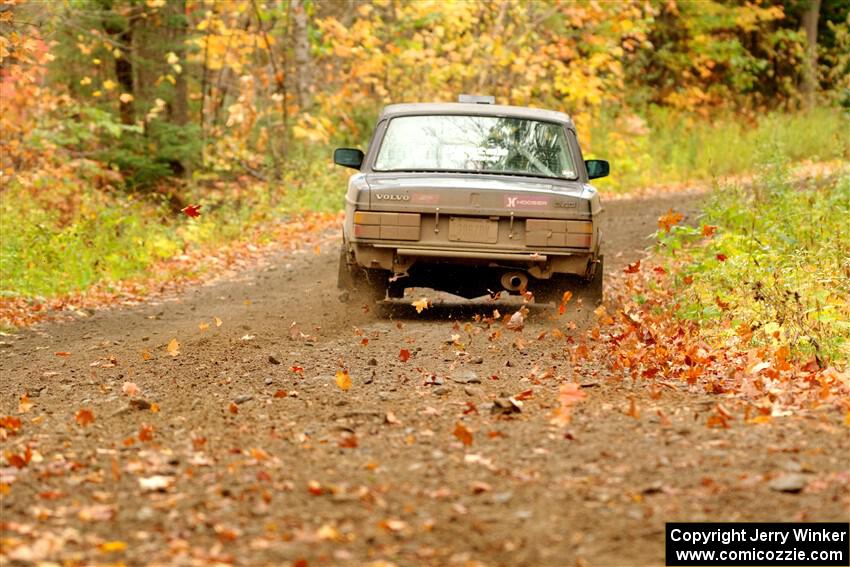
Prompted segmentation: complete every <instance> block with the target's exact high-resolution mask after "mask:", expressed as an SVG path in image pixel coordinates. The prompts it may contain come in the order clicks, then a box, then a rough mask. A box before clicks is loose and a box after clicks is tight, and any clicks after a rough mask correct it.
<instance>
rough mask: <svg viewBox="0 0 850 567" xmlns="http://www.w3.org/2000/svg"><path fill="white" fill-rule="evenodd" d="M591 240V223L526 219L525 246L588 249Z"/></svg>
mask: <svg viewBox="0 0 850 567" xmlns="http://www.w3.org/2000/svg"><path fill="white" fill-rule="evenodd" d="M592 239H593V223H591V222H587V221H568V220H550V219H526V221H525V244H526V246H558V247H562V248H588V247H589V246H590V243H591V241H592Z"/></svg>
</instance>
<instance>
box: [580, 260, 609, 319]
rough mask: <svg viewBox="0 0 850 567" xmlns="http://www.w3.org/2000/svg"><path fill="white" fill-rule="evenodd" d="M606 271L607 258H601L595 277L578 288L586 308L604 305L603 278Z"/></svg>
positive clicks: (597, 263)
mask: <svg viewBox="0 0 850 567" xmlns="http://www.w3.org/2000/svg"><path fill="white" fill-rule="evenodd" d="M604 271H605V257H604V256H601V255H600V256H599V259H598V260H597V262H596V264H595V265H594V270H593V277H591V278H590V280H588V281H587V282H585V283H584V285H582V286H581V287H579V288H578V294H577V295H578V297H580V298H581V299H582V303H583V304H584V305H585V306H586V307H596V306H597V305H599V304H600V303H602V300H603V299H604V298H603V295H602V276H603V272H604Z"/></svg>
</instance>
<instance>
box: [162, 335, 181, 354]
mask: <svg viewBox="0 0 850 567" xmlns="http://www.w3.org/2000/svg"><path fill="white" fill-rule="evenodd" d="M165 349H166V350H167V351H168V354H170V355H171V356H177V355H178V354H180V343H178V342H177V339H171V340H170V341H168V346H167V347H165Z"/></svg>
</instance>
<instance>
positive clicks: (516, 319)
mask: <svg viewBox="0 0 850 567" xmlns="http://www.w3.org/2000/svg"><path fill="white" fill-rule="evenodd" d="M527 313H528V309H526V308H525V307H522V308H520V309H519V310H518V311H516V312H514V314H513V315H511V318H510V319H509V320H508V325H507V327H508V329H511V330H513V331H521V330H522V328H523V327H524V326H525V315H526V314H527Z"/></svg>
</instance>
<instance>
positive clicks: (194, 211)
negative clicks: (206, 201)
mask: <svg viewBox="0 0 850 567" xmlns="http://www.w3.org/2000/svg"><path fill="white" fill-rule="evenodd" d="M180 212H181V213H183V214H185V215H186V216H187V217H192V218H197V217H199V216H201V205H188V206H186V207H183V208H182V209H180Z"/></svg>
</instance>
